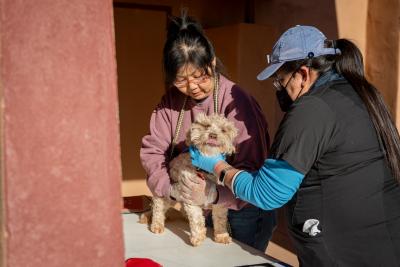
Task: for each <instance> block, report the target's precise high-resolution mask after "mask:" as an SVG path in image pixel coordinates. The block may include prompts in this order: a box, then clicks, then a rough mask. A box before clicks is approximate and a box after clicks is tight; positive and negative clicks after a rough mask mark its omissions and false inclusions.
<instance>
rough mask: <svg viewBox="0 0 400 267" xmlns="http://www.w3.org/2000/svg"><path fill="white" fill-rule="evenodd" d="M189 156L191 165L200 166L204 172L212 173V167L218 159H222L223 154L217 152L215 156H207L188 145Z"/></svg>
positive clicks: (223, 157) (223, 158)
mask: <svg viewBox="0 0 400 267" xmlns="http://www.w3.org/2000/svg"><path fill="white" fill-rule="evenodd" d="M189 152H190V157H191V159H192V164H193V166H195V167H197V168H200V169H202V170H204V171H206V172H209V173H214V167H215V165H216V164H217V163H218V162H219V161H224V160H225V156H224V155H222V154H218V155H216V156H212V157H207V156H203V155H202V154H201V153H200V151H199V150H198V149H197V148H195V147H193V146H190V147H189Z"/></svg>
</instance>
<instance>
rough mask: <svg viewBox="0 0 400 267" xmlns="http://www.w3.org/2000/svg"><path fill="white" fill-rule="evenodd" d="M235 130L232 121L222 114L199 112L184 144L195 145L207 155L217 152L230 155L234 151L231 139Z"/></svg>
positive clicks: (235, 132) (234, 134)
mask: <svg viewBox="0 0 400 267" xmlns="http://www.w3.org/2000/svg"><path fill="white" fill-rule="evenodd" d="M237 132H238V131H237V129H236V127H235V125H234V124H233V122H231V121H229V120H228V119H227V118H225V117H224V116H221V115H218V114H214V115H210V116H207V115H205V114H204V113H200V114H199V115H198V116H197V117H196V120H195V121H194V122H193V123H192V125H191V127H190V130H189V131H188V133H187V136H186V144H187V145H193V146H195V147H197V149H199V151H200V152H201V153H202V154H204V155H207V156H212V155H215V154H218V153H223V154H227V155H230V154H232V153H234V152H235V146H234V144H233V140H234V139H235V137H236V136H237Z"/></svg>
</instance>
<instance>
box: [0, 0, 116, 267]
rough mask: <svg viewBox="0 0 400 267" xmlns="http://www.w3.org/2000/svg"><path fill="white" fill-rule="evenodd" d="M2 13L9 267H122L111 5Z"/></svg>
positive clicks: (103, 1)
mask: <svg viewBox="0 0 400 267" xmlns="http://www.w3.org/2000/svg"><path fill="white" fill-rule="evenodd" d="M0 11H1V12H0V16H1V17H0V25H1V26H0V41H1V44H0V71H1V72H0V89H1V92H2V95H3V106H2V108H3V112H2V113H0V114H2V115H3V118H2V119H3V126H2V128H3V129H2V130H3V134H4V135H3V143H2V146H1V147H2V148H3V160H4V162H3V166H4V170H3V183H4V188H3V190H4V191H3V194H2V203H3V211H4V216H5V217H4V222H5V225H4V228H5V229H4V231H5V233H2V234H3V236H4V238H3V241H4V243H3V245H4V248H5V262H6V263H5V265H4V266H7V267H19V266H24V267H25V266H30V267H36V266H37V267H39V266H40V267H47V266H49V267H50V266H51V267H55V266H63V267H78V266H82V267H83V266H84V267H101V266H104V267H112V266H123V239H122V221H121V215H120V204H121V202H120V194H121V192H120V180H121V170H120V150H119V137H118V136H119V130H118V104H117V88H116V63H115V51H114V50H115V49H114V30H113V17H112V1H111V0H85V1H82V0H57V1H54V0H35V1H22V0H0Z"/></svg>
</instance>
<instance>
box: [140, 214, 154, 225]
mask: <svg viewBox="0 0 400 267" xmlns="http://www.w3.org/2000/svg"><path fill="white" fill-rule="evenodd" d="M150 221H151V214H150V213H149V212H145V213H141V214H140V215H139V221H138V223H141V224H149V223H150Z"/></svg>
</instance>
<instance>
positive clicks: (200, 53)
mask: <svg viewBox="0 0 400 267" xmlns="http://www.w3.org/2000/svg"><path fill="white" fill-rule="evenodd" d="M214 58H216V57H215V52H214V47H213V46H212V44H211V42H210V41H209V40H208V38H207V37H206V36H205V34H204V31H203V28H202V27H201V25H200V24H199V23H198V22H197V21H196V20H194V19H193V18H191V17H189V16H187V10H185V9H183V10H182V15H181V17H173V16H171V17H169V24H168V28H167V39H166V41H165V45H164V51H163V69H164V74H165V84H166V86H167V88H169V87H171V86H172V84H173V82H174V81H175V78H176V74H177V72H178V71H179V69H180V68H181V67H183V66H185V65H186V64H191V65H193V66H194V67H196V68H198V69H202V70H203V71H204V73H207V74H208V75H215V74H217V73H220V72H221V71H222V69H223V66H222V64H221V62H220V61H219V60H218V59H217V58H216V60H217V64H216V66H215V68H213V64H212V62H213V60H214ZM209 70H211V72H212V73H210V71H209Z"/></svg>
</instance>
